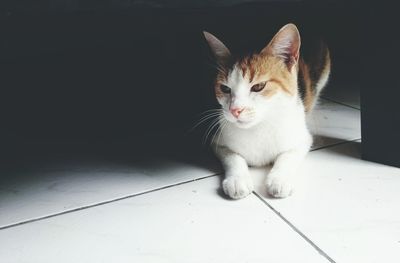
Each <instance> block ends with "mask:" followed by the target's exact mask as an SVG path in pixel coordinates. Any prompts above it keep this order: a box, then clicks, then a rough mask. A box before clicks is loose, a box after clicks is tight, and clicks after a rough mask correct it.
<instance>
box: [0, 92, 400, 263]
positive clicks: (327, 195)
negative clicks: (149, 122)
mask: <svg viewBox="0 0 400 263" xmlns="http://www.w3.org/2000/svg"><path fill="white" fill-rule="evenodd" d="M329 88H330V89H333V88H334V87H329ZM308 122H309V127H310V129H311V130H312V131H313V133H314V135H315V139H314V141H315V143H314V146H313V150H312V151H311V152H310V153H309V154H308V156H307V158H306V160H305V162H304V164H303V165H302V167H301V168H300V169H299V170H298V174H297V177H298V180H297V181H298V187H297V189H296V191H295V193H294V194H293V195H292V196H291V197H289V198H287V199H272V198H270V197H268V195H267V194H266V189H265V186H264V185H263V183H262V182H263V178H264V177H265V176H266V174H267V173H268V170H269V168H268V167H265V168H257V169H254V168H252V169H251V172H252V175H253V177H254V179H255V182H256V190H255V192H254V193H253V194H251V195H250V196H248V197H247V198H245V199H242V200H235V201H233V200H229V199H227V198H226V197H225V196H224V194H223V193H222V191H221V189H220V184H221V179H222V170H221V168H220V166H219V164H218V162H217V161H216V160H215V159H214V158H213V157H212V156H207V154H205V155H204V154H199V151H198V150H197V149H189V150H188V149H187V148H186V149H185V150H182V151H183V152H180V153H177V151H180V150H179V148H176V149H174V148H167V149H163V151H161V152H162V153H158V154H156V153H154V154H148V156H147V155H146V156H142V155H141V154H140V151H141V149H132V150H131V151H130V158H122V159H119V158H114V159H90V158H89V159H88V158H83V159H82V158H77V157H76V156H75V157H74V156H72V155H71V156H69V157H68V158H56V160H57V161H53V162H51V163H47V164H43V163H36V162H35V161H30V162H26V163H25V165H24V166H21V167H14V166H7V169H3V170H2V179H1V180H2V181H1V184H0V244H1V246H0V261H1V262H9V263H13V262H115V263H118V262H141V263H146V262H154V263H158V262H182V263H183V262H185V263H187V262H207V263H210V262H218V263H221V262H222V263H224V262H227V263H233V262H251V263H256V262H282V263H286V262H308V263H312V262H343V263H344V262H349V263H355V262H363V263H364V262H399V261H400V212H399V209H398V207H399V204H398V200H400V191H399V189H400V169H398V168H394V167H389V166H384V165H380V164H376V163H371V162H367V161H363V160H361V159H360V144H361V134H360V111H359V100H358V96H357V92H354V89H353V90H352V92H351V93H349V95H348V96H346V94H345V91H340V92H339V93H335V92H334V91H331V92H326V93H325V94H324V96H323V99H321V101H320V103H319V105H318V106H317V108H316V110H315V112H314V113H313V115H311V116H309V119H308Z"/></svg>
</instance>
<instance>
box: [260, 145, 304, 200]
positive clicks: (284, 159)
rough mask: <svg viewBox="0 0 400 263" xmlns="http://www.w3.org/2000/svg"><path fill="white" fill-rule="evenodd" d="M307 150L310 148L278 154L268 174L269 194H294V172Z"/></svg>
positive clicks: (280, 196) (285, 195)
mask: <svg viewBox="0 0 400 263" xmlns="http://www.w3.org/2000/svg"><path fill="white" fill-rule="evenodd" d="M307 152H308V148H304V149H295V150H290V151H287V152H283V153H281V154H280V155H278V157H277V158H276V160H275V162H274V165H273V167H272V169H271V171H270V173H269V174H268V176H267V180H266V185H267V191H268V194H270V195H271V196H273V197H277V198H285V197H287V196H289V195H291V194H292V192H293V189H294V178H293V177H294V174H295V172H296V171H297V168H298V167H299V166H300V164H301V162H302V161H303V160H304V157H305V156H306V154H307Z"/></svg>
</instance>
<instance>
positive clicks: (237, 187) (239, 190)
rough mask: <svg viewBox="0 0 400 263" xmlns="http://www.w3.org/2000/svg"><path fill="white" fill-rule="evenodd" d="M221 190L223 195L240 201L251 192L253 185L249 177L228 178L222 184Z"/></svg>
mask: <svg viewBox="0 0 400 263" xmlns="http://www.w3.org/2000/svg"><path fill="white" fill-rule="evenodd" d="M222 189H223V190H224V192H225V194H226V195H228V196H229V197H231V198H232V199H241V198H244V197H246V196H248V195H249V194H251V192H253V190H254V185H253V181H252V180H251V177H250V176H248V175H246V176H228V177H227V178H225V180H224V181H223V182H222Z"/></svg>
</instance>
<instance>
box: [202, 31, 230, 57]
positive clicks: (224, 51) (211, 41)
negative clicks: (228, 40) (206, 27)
mask: <svg viewBox="0 0 400 263" xmlns="http://www.w3.org/2000/svg"><path fill="white" fill-rule="evenodd" d="M203 34H204V37H205V38H206V40H207V43H208V45H209V46H210V49H211V51H212V52H213V54H214V56H215V58H216V59H217V61H218V62H219V63H222V64H224V63H225V62H227V61H228V60H229V59H230V57H231V52H230V51H229V49H228V48H227V47H226V46H225V45H224V43H222V41H221V40H219V39H218V38H216V37H215V36H214V35H213V34H210V33H208V32H206V31H203Z"/></svg>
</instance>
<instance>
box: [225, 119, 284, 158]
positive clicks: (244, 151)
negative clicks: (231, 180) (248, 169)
mask: <svg viewBox="0 0 400 263" xmlns="http://www.w3.org/2000/svg"><path fill="white" fill-rule="evenodd" d="M222 136H223V141H222V143H223V144H224V145H225V146H227V147H228V148H229V149H231V150H232V151H234V152H236V153H238V154H240V155H241V156H242V157H243V158H245V159H246V161H247V162H248V164H249V165H254V166H259V165H265V164H268V163H271V162H273V161H274V160H275V158H276V156H277V155H278V154H279V153H281V152H282V151H285V150H286V149H287V148H288V147H289V145H288V143H289V141H288V138H285V137H287V135H286V132H285V130H283V129H281V128H280V127H276V126H275V127H274V126H263V127H260V128H258V129H250V130H247V129H236V128H234V127H231V129H230V130H227V131H225V133H224V134H223V135H222Z"/></svg>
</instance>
